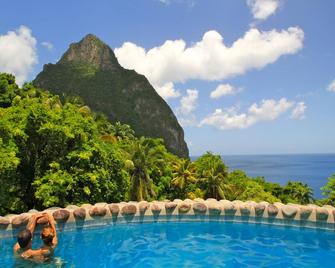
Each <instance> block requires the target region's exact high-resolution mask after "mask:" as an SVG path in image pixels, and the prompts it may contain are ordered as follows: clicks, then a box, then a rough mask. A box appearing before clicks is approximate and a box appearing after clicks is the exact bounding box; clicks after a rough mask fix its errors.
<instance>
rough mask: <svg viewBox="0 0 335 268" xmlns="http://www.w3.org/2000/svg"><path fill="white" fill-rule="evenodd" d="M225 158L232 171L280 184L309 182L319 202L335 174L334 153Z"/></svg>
mask: <svg viewBox="0 0 335 268" xmlns="http://www.w3.org/2000/svg"><path fill="white" fill-rule="evenodd" d="M191 158H192V160H194V159H196V158H197V157H191ZM222 159H223V161H224V162H225V164H226V165H227V166H228V167H229V171H232V170H236V169H241V170H243V171H245V172H246V173H247V175H248V176H250V177H257V176H262V177H264V178H265V179H266V180H267V181H270V182H276V183H279V184H280V185H285V184H286V183H287V181H289V180H292V181H301V182H303V183H307V184H308V185H309V186H310V187H311V188H312V189H313V192H314V197H315V198H317V199H319V198H323V195H322V193H321V190H320V188H321V187H322V186H324V185H326V183H327V181H328V178H329V177H330V176H331V175H332V174H335V154H296V155H293V154H289V155H284V154H281V155H223V156H222Z"/></svg>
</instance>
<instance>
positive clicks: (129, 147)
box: [125, 137, 167, 201]
mask: <svg viewBox="0 0 335 268" xmlns="http://www.w3.org/2000/svg"><path fill="white" fill-rule="evenodd" d="M125 150H126V152H127V158H128V164H127V165H128V166H129V160H131V162H132V165H133V168H131V169H129V168H128V170H129V173H130V189H129V197H130V200H137V201H140V200H150V198H152V197H156V193H155V191H154V185H153V181H152V178H151V174H152V173H153V172H154V171H155V170H156V171H157V170H159V169H160V168H162V167H163V165H164V156H165V154H166V153H167V151H166V149H165V147H164V145H163V141H162V140H159V139H156V140H155V139H150V138H144V137H141V138H140V139H138V140H133V141H130V142H129V143H125Z"/></svg>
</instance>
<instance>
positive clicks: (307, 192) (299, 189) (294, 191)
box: [284, 181, 314, 204]
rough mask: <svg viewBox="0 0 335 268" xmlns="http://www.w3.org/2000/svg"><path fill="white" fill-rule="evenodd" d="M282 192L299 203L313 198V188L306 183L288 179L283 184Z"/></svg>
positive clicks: (305, 202) (308, 201) (307, 201)
mask: <svg viewBox="0 0 335 268" xmlns="http://www.w3.org/2000/svg"><path fill="white" fill-rule="evenodd" d="M284 193H285V194H287V195H289V196H291V198H293V199H294V200H296V201H297V202H298V203H300V204H308V203H310V202H312V201H313V200H314V199H313V190H312V189H311V188H310V187H309V186H308V185H307V184H304V183H301V182H292V181H289V182H288V183H287V185H286V186H285V190H284Z"/></svg>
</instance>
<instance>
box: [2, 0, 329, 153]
mask: <svg viewBox="0 0 335 268" xmlns="http://www.w3.org/2000/svg"><path fill="white" fill-rule="evenodd" d="M1 8H2V10H3V11H4V10H5V11H6V12H1V13H2V14H1V17H0V72H10V73H13V74H15V75H16V78H17V82H18V83H19V84H22V83H23V82H25V81H31V80H33V79H34V78H35V76H36V75H37V74H38V73H39V72H40V71H41V70H42V68H43V65H44V64H47V63H56V62H57V61H58V59H59V58H60V57H61V56H62V54H63V53H64V52H65V51H66V50H67V48H68V47H69V44H70V43H73V42H78V41H79V40H80V39H82V38H83V37H84V36H85V35H86V34H88V33H93V34H95V35H97V36H98V37H99V38H100V39H101V40H103V41H104V42H105V43H107V44H108V45H109V46H111V48H112V49H113V50H114V52H115V54H116V56H117V58H118V61H119V62H120V64H121V65H122V66H123V67H124V68H127V69H135V70H136V71H137V72H138V73H141V74H144V75H145V76H146V77H147V78H148V80H149V81H150V83H151V84H152V85H153V86H154V88H155V89H156V91H157V92H158V94H160V95H161V96H162V97H163V98H164V99H165V101H166V102H167V103H168V104H169V105H170V107H171V108H172V110H173V111H174V113H175V115H176V117H177V119H178V121H179V122H180V124H181V125H182V126H183V128H184V132H185V140H186V142H187V144H188V147H189V150H190V155H193V156H195V155H201V154H203V153H205V152H206V151H212V152H214V153H217V154H222V155H225V154H226V155H228V154H297V153H334V152H335V138H334V137H335V136H334V133H335V46H334V44H335V35H334V25H335V16H334V10H335V1H333V0H118V1H116V0H115V1H112V0H99V1H88V0H72V1H65V0H59V1H45V0H34V1H18V0H11V1H6V2H4V3H2V5H1Z"/></svg>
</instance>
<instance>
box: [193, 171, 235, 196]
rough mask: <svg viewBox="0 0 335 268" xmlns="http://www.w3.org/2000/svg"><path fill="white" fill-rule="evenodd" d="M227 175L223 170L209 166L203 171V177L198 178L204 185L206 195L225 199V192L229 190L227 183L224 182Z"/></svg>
mask: <svg viewBox="0 0 335 268" xmlns="http://www.w3.org/2000/svg"><path fill="white" fill-rule="evenodd" d="M226 180H227V176H226V173H225V172H222V171H220V170H219V169H215V168H214V167H211V168H210V169H209V170H207V171H205V172H204V174H203V178H201V179H200V181H201V182H204V184H205V185H206V188H207V190H206V197H212V198H215V199H218V200H219V199H222V198H223V199H226V194H225V193H226V192H227V191H231V188H230V186H229V184H228V183H227V182H226Z"/></svg>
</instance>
